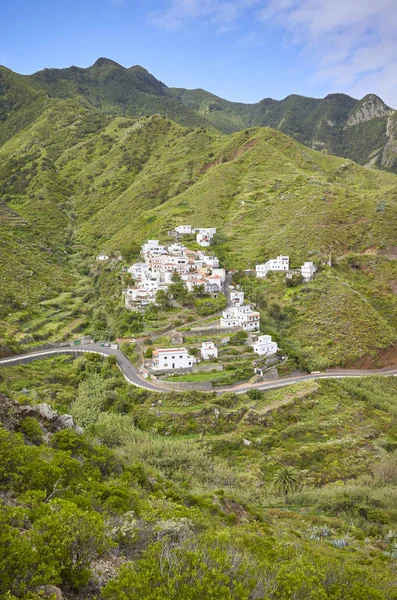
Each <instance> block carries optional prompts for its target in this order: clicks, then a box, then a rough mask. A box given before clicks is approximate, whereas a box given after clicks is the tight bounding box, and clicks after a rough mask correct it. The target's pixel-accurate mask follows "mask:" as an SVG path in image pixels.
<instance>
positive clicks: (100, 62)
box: [92, 56, 124, 69]
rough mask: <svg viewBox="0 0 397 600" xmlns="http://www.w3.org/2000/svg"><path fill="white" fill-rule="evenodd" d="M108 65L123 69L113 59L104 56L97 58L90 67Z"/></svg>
mask: <svg viewBox="0 0 397 600" xmlns="http://www.w3.org/2000/svg"><path fill="white" fill-rule="evenodd" d="M110 66H112V67H117V68H119V69H124V67H122V66H121V65H119V63H116V62H115V61H114V60H111V59H110V58H105V57H103V56H101V57H100V58H98V59H97V60H96V61H95V62H94V64H93V65H92V67H110Z"/></svg>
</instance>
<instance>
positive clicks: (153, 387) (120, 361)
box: [0, 344, 397, 394]
mask: <svg viewBox="0 0 397 600" xmlns="http://www.w3.org/2000/svg"><path fill="white" fill-rule="evenodd" d="M85 352H94V353H96V354H101V355H102V356H112V355H114V356H116V363H117V366H118V367H119V369H120V371H121V372H122V374H123V376H124V378H125V380H126V381H127V382H128V383H130V384H132V385H135V386H137V387H140V388H143V389H146V390H150V391H151V392H163V393H167V392H170V391H172V388H171V387H170V386H169V385H167V386H165V385H161V382H160V381H157V382H154V381H149V380H147V379H145V378H144V377H143V376H142V375H141V374H140V372H139V369H137V368H136V367H134V366H133V365H132V364H131V362H130V361H129V359H128V358H127V356H126V355H125V354H123V352H122V351H121V350H120V349H115V348H111V347H104V346H100V345H99V344H87V345H84V346H83V345H82V346H77V347H76V346H71V347H65V348H54V349H49V350H40V351H38V352H31V353H29V354H19V355H16V356H11V357H9V358H3V359H0V367H2V366H3V367H7V366H13V365H21V364H27V363H30V362H32V361H34V360H39V359H43V358H48V357H50V356H53V355H57V354H74V355H76V354H82V353H85ZM371 375H383V376H390V375H394V376H397V367H389V368H385V369H376V370H356V369H330V370H327V371H324V372H316V373H308V374H304V375H294V376H292V375H290V376H288V377H282V378H280V379H276V380H272V381H262V382H260V383H241V384H236V385H233V386H228V387H223V388H217V389H216V392H217V393H218V394H221V393H223V392H235V393H237V394H243V393H244V392H247V391H248V390H250V389H257V390H261V391H266V390H274V389H277V388H282V387H286V386H289V385H293V384H295V383H300V382H301V381H310V380H314V379H341V378H345V377H368V376H371ZM178 391H183V390H181V389H180V388H178ZM203 391H208V390H203Z"/></svg>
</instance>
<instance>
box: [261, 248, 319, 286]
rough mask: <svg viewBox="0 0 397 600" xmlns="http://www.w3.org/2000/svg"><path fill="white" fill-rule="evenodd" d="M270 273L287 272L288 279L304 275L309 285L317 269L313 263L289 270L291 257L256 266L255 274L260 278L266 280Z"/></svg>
mask: <svg viewBox="0 0 397 600" xmlns="http://www.w3.org/2000/svg"><path fill="white" fill-rule="evenodd" d="M270 271H286V277H287V278H289V277H292V276H293V275H294V274H300V275H302V278H303V281H304V282H305V283H307V282H308V281H311V280H312V279H313V275H314V273H315V272H316V267H315V265H314V264H313V263H312V262H305V263H303V265H302V266H301V267H300V268H299V269H290V268H289V256H282V255H280V256H277V258H271V259H270V260H268V261H267V262H265V263H263V264H260V265H256V267H255V272H256V276H257V277H258V278H264V277H266V276H267V274H268V273H269V272H270Z"/></svg>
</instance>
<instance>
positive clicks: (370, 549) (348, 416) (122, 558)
mask: <svg viewBox="0 0 397 600" xmlns="http://www.w3.org/2000/svg"><path fill="white" fill-rule="evenodd" d="M1 376H2V379H1V382H0V390H2V391H5V390H7V393H8V394H9V395H10V396H11V397H15V398H17V399H18V400H19V402H22V403H26V402H29V403H30V404H33V405H34V404H36V403H40V402H43V401H46V402H49V403H50V404H51V405H52V406H54V407H55V408H60V407H63V408H62V410H69V409H70V407H71V406H73V405H74V404H75V403H76V402H78V401H79V398H81V397H82V396H84V395H85V394H87V393H88V390H89V388H90V385H91V387H92V388H94V386H95V385H96V386H97V387H98V390H97V392H98V394H99V395H100V394H102V393H104V392H106V395H107V399H106V408H105V410H106V411H107V412H102V413H100V414H98V413H97V408H96V406H92V412H91V418H92V421H91V423H92V424H91V425H90V427H88V428H87V430H86V432H85V434H84V435H81V434H77V433H76V432H74V431H72V430H62V431H59V432H57V433H54V432H49V429H48V428H50V425H49V424H48V423H47V422H46V421H45V420H41V421H40V427H41V428H42V431H43V433H44V434H45V438H46V441H45V442H44V441H43V442H42V443H41V444H40V445H38V446H37V445H34V444H35V443H34V442H32V440H31V439H30V436H31V433H32V426H31V425H32V423H30V424H29V425H28V424H27V423H26V419H24V420H22V421H21V422H20V424H18V423H15V421H13V416H12V414H9V415H8V416H7V415H6V416H3V417H2V421H3V423H4V425H5V426H6V427H8V428H9V429H10V430H9V431H7V430H6V429H2V428H1V429H0V446H1V447H0V450H1V455H2V457H3V460H2V464H1V468H0V471H1V472H0V493H1V501H0V504H1V510H0V519H1V529H0V541H1V543H0V548H1V550H0V565H1V572H2V574H3V576H2V578H1V579H0V581H1V583H0V597H2V598H4V599H7V600H9V599H11V598H20V599H24V600H25V599H26V600H29V599H31V600H36V599H38V598H39V595H38V592H37V590H38V587H39V586H43V585H58V586H60V587H61V589H62V591H63V594H64V597H65V598H69V597H71V598H76V597H78V598H85V599H87V598H94V597H103V598H105V599H107V600H129V599H133V598H142V599H143V600H145V599H146V600H149V599H150V600H151V599H153V598H158V599H159V600H160V599H162V598H174V599H175V600H177V599H178V600H179V598H186V599H188V598H189V599H191V600H196V599H197V600H199V599H201V598H203V597H206V596H208V597H211V598H219V600H221V599H222V600H223V599H224V598H229V599H231V600H242V599H243V598H246V599H249V600H254V599H257V600H276V599H277V600H290V599H291V598H293V597H296V595H297V594H298V597H302V598H312V599H313V600H318V599H319V598H324V600H325V599H330V600H331V599H332V600H335V599H336V598H337V599H340V600H361V598H363V597H365V598H369V599H373V600H393V599H395V598H396V593H395V590H396V585H395V583H396V582H395V572H394V563H395V557H396V554H395V545H396V541H397V535H396V533H395V527H396V523H397V514H396V510H395V499H396V489H397V487H396V486H397V459H396V454H395V448H396V446H397V425H396V423H397V421H396V410H395V403H394V397H395V394H396V391H397V388H396V385H397V383H396V381H395V379H394V378H389V379H384V378H370V379H363V380H354V381H348V380H347V381H343V382H332V381H329V382H321V383H320V382H319V383H315V382H312V383H311V384H301V385H300V386H296V387H295V388H292V389H287V390H278V391H275V392H271V393H269V394H262V393H261V392H256V393H250V394H249V395H247V396H246V395H240V396H236V395H234V394H224V395H223V396H221V397H215V396H213V395H212V394H209V395H208V394H207V395H205V394H197V393H195V392H191V393H189V394H176V393H170V394H169V395H166V396H162V398H163V404H162V406H161V408H160V407H159V409H158V410H157V409H156V411H155V412H154V411H153V409H152V406H151V404H152V402H153V400H157V399H158V395H156V394H151V393H148V392H146V391H144V390H138V389H135V388H132V387H131V386H128V385H127V384H126V383H125V382H124V381H123V379H122V377H121V375H120V374H119V373H118V371H117V369H116V370H115V367H114V365H112V361H109V360H103V359H101V358H99V357H83V358H79V359H77V360H75V361H73V360H72V359H71V358H69V357H57V358H54V359H50V360H47V361H43V362H38V363H32V364H30V365H25V366H19V367H13V368H3V369H2V372H1ZM101 379H102V381H103V386H102V392H101V391H99V387H100V380H101ZM28 382H30V383H28ZM95 382H96V383H95ZM22 392H23V394H24V395H23V394H22ZM4 402H5V399H4V397H3V399H2V404H3V405H2V408H3V411H4ZM214 407H216V408H217V409H218V411H219V414H218V416H216V415H215V414H214V410H213V409H214ZM267 407H269V408H270V412H269V411H267V410H266V409H267ZM87 411H89V407H88V406H87ZM2 414H3V415H4V412H3V413H2ZM12 423H14V425H12ZM36 423H37V422H36ZM132 423H134V425H133V424H132ZM188 423H190V425H191V428H190V429H189V428H187V427H186V425H187V424H188ZM319 423H320V424H321V426H320V427H319ZM15 426H16V429H15V430H13V427H15ZM194 426H196V429H192V427H194ZM35 428H36V429H37V427H35ZM192 431H196V433H195V434H192ZM204 431H205V435H204V436H203V433H204ZM243 438H244V439H248V440H251V441H252V443H251V445H250V446H246V445H244V444H243V443H242V440H243ZM297 488H298V489H297Z"/></svg>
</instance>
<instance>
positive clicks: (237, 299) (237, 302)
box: [230, 291, 244, 306]
mask: <svg viewBox="0 0 397 600" xmlns="http://www.w3.org/2000/svg"><path fill="white" fill-rule="evenodd" d="M230 302H231V303H232V304H233V305H234V306H242V305H243V304H244V292H238V291H235V292H230Z"/></svg>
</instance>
